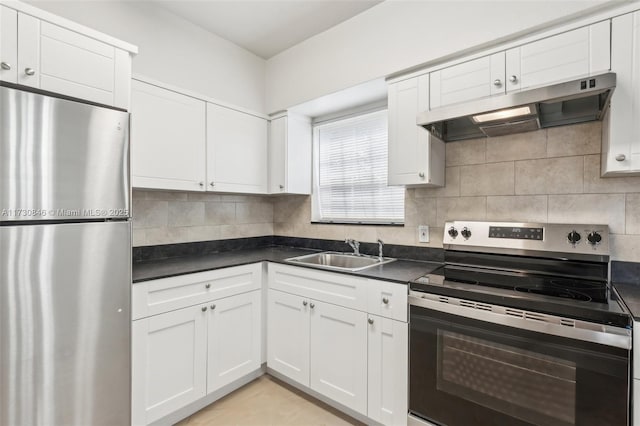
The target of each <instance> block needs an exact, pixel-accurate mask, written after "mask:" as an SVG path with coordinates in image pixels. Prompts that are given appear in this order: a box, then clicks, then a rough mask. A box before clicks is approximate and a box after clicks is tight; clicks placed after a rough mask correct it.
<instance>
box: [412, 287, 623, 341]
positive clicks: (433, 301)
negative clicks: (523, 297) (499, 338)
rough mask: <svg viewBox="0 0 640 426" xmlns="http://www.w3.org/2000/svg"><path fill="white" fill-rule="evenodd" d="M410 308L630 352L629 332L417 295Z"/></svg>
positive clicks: (452, 298) (500, 307) (537, 314)
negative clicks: (413, 307)
mask: <svg viewBox="0 0 640 426" xmlns="http://www.w3.org/2000/svg"><path fill="white" fill-rule="evenodd" d="M409 304H410V305H412V306H419V307H421V308H426V309H432V310H434V311H440V312H444V313H447V314H452V315H459V316H463V317H466V318H471V319H475V320H478V321H485V322H490V323H493V324H499V325H504V326H507V327H515V328H519V329H523V330H529V331H533V332H537V333H544V334H550V335H553V336H560V337H566V338H569V339H576V340H582V341H585V342H592V343H599V344H602V345H607V346H613V347H617V348H622V349H627V350H631V330H630V329H626V328H622V327H614V326H610V325H605V324H596V323H591V322H588V321H581V320H575V319H571V318H563V317H558V316H555V315H548V314H542V313H539V312H529V311H524V310H522V309H516V308H507V307H504V306H498V305H492V304H488V303H482V302H475V301H471V300H463V299H457V298H454V297H447V296H439V295H436V294H430V293H421V292H416V291H410V292H409Z"/></svg>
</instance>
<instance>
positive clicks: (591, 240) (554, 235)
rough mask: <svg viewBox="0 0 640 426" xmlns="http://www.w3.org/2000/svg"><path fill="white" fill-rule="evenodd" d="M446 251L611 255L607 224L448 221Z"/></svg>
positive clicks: (446, 226)
mask: <svg viewBox="0 0 640 426" xmlns="http://www.w3.org/2000/svg"><path fill="white" fill-rule="evenodd" d="M443 244H444V248H445V249H448V248H451V247H449V246H451V245H458V246H464V248H459V249H461V250H473V249H472V248H471V247H477V248H478V249H479V250H481V251H486V250H487V249H488V248H504V249H517V250H538V251H553V252H558V253H572V252H573V253H579V254H597V255H600V256H608V255H609V227H608V226H607V225H586V224H585V225H570V224H551V223H544V224H541V223H516V222H480V221H453V222H447V223H446V224H445V228H444V237H443Z"/></svg>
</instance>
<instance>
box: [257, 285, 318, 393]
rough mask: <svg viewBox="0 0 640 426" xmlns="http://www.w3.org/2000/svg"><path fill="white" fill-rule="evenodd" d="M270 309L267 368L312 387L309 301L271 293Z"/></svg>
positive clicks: (274, 291) (298, 297)
mask: <svg viewBox="0 0 640 426" xmlns="http://www.w3.org/2000/svg"><path fill="white" fill-rule="evenodd" d="M267 306H268V308H267V365H268V366H269V367H270V368H272V369H273V370H275V371H277V372H278V373H281V374H283V375H285V376H287V377H288V378H290V379H292V380H294V381H296V382H298V383H300V384H301V385H303V386H309V301H308V300H307V299H305V298H303V297H300V296H296V295H293V294H289V293H284V292H282V291H278V290H269V292H268V305H267Z"/></svg>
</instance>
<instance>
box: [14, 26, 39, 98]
mask: <svg viewBox="0 0 640 426" xmlns="http://www.w3.org/2000/svg"><path fill="white" fill-rule="evenodd" d="M18 84H22V85H25V86H30V87H40V20H39V19H37V18H34V17H33V16H29V15H25V14H24V13H18Z"/></svg>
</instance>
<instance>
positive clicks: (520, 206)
mask: <svg viewBox="0 0 640 426" xmlns="http://www.w3.org/2000/svg"><path fill="white" fill-rule="evenodd" d="M601 125H602V123H600V122H593V123H586V124H579V125H573V126H564V127H557V128H550V129H545V130H538V131H535V132H529V133H522V134H518V135H510V136H501V137H495V138H486V139H474V140H468V141H462V142H450V143H447V145H446V186H445V187H442V188H416V189H407V190H406V195H405V226H404V227H403V228H398V227H385V226H377V227H376V226H343V225H312V224H310V223H309V218H310V215H311V211H310V209H311V201H310V197H280V198H278V199H277V200H276V202H275V204H274V222H275V223H274V232H275V234H276V235H285V236H301V237H308V238H330V239H342V238H346V237H349V238H356V239H360V240H362V241H375V240H376V238H381V239H382V240H384V241H385V242H388V243H392V244H405V245H425V246H431V247H441V246H442V234H443V232H444V223H445V221H447V220H453V219H460V220H464V219H466V220H495V221H499V220H504V221H521V222H559V223H580V222H583V223H604V224H608V225H609V229H610V231H611V233H612V236H611V254H612V258H613V259H615V260H626V261H632V262H640V177H614V178H601V177H600V146H601V131H602V127H601ZM418 225H429V227H430V228H429V229H430V242H429V243H426V244H425V243H419V242H418V230H417V227H418Z"/></svg>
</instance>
